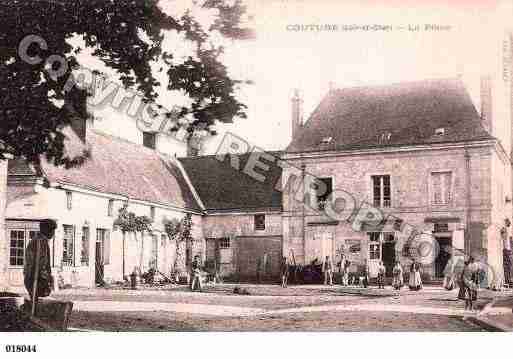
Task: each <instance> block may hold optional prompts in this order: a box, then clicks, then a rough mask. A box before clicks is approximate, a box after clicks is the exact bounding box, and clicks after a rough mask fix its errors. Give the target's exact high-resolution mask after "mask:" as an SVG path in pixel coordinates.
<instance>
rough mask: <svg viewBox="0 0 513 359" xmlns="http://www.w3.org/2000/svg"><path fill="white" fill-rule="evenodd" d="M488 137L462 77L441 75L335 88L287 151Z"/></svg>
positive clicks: (299, 131) (384, 145)
mask: <svg viewBox="0 0 513 359" xmlns="http://www.w3.org/2000/svg"><path fill="white" fill-rule="evenodd" d="M438 128H444V130H445V134H443V135H440V134H438V135H437V134H435V130H436V129H438ZM330 137H331V139H330ZM490 138H492V137H491V136H490V135H489V134H488V132H486V130H485V129H484V127H483V125H482V123H481V119H480V116H479V114H478V113H477V111H476V109H475V107H474V105H473V103H472V100H471V98H470V96H469V94H468V93H467V91H466V89H465V87H464V85H463V83H462V81H461V80H459V79H439V80H424V81H418V82H408V83H399V84H393V85H386V86H374V87H354V88H345V89H338V90H332V91H330V92H329V93H328V94H327V95H326V96H325V97H324V99H323V100H322V101H321V103H320V104H319V105H318V107H317V108H316V109H315V110H314V112H313V113H312V115H311V116H310V118H309V119H308V121H307V122H306V123H305V124H304V125H303V126H302V127H301V128H300V129H299V130H298V134H297V136H296V137H295V138H294V139H293V140H292V142H291V143H290V145H289V146H288V148H287V150H286V151H287V152H301V151H322V150H353V149H366V148H374V147H387V146H398V145H420V144H432V143H442V142H460V141H474V140H483V139H490ZM323 139H324V141H323ZM323 142H324V143H323Z"/></svg>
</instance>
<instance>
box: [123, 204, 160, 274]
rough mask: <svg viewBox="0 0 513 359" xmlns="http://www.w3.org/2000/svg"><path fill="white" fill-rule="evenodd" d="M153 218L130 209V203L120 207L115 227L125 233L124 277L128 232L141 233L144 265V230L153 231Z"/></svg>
mask: <svg viewBox="0 0 513 359" xmlns="http://www.w3.org/2000/svg"><path fill="white" fill-rule="evenodd" d="M151 223H152V221H151V219H150V218H148V217H147V216H136V215H135V213H134V212H129V211H128V205H127V204H124V205H123V207H121V208H120V209H119V213H118V217H117V218H116V219H115V220H114V229H115V230H116V229H120V230H121V233H122V235H123V249H122V257H123V265H122V267H123V269H122V271H123V277H122V278H123V279H124V278H125V247H126V246H125V243H126V233H127V232H128V233H134V234H136V233H137V232H139V233H141V266H142V256H143V254H142V253H143V250H144V247H143V245H144V239H143V238H142V234H143V232H144V231H147V232H150V231H151Z"/></svg>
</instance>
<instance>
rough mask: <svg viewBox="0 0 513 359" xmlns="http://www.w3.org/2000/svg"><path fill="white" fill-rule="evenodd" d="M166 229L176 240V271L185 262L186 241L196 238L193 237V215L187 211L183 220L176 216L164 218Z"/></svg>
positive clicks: (170, 236) (190, 241)
mask: <svg viewBox="0 0 513 359" xmlns="http://www.w3.org/2000/svg"><path fill="white" fill-rule="evenodd" d="M163 224H164V230H165V231H166V233H167V235H168V236H169V238H170V239H172V240H175V241H176V256H175V263H174V271H175V273H176V272H177V271H178V266H179V264H180V263H181V262H183V259H184V258H183V255H184V253H183V251H182V246H183V244H184V243H192V242H193V241H194V238H193V237H192V216H191V214H189V213H187V214H186V215H185V216H184V217H183V218H182V219H181V220H178V219H176V218H173V219H164V220H163Z"/></svg>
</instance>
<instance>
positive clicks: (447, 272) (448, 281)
mask: <svg viewBox="0 0 513 359" xmlns="http://www.w3.org/2000/svg"><path fill="white" fill-rule="evenodd" d="M454 265H455V262H454V260H453V258H452V257H450V258H449V261H448V262H447V265H446V266H445V269H444V282H443V286H444V288H445V289H447V290H453V289H454Z"/></svg>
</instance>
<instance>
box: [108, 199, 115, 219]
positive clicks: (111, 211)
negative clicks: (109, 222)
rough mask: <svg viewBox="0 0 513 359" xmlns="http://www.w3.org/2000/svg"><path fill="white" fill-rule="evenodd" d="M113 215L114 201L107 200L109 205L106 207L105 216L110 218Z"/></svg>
mask: <svg viewBox="0 0 513 359" xmlns="http://www.w3.org/2000/svg"><path fill="white" fill-rule="evenodd" d="M113 214H114V200H113V199H109V204H108V205H107V216H109V217H112V215H113Z"/></svg>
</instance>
